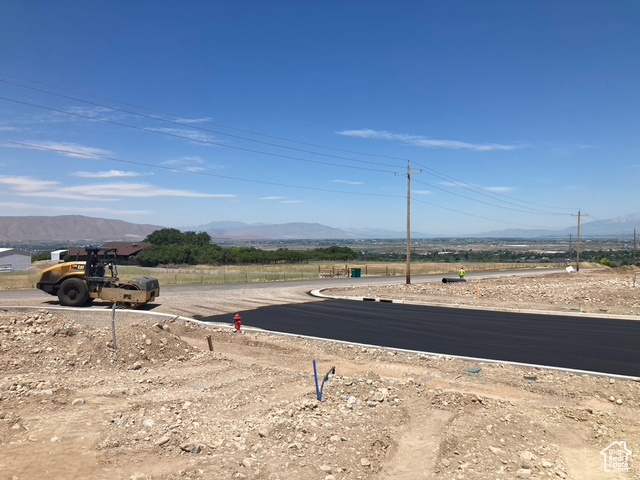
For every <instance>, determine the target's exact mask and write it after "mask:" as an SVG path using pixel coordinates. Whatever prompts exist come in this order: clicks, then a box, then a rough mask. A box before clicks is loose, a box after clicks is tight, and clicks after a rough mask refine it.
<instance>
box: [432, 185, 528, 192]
mask: <svg viewBox="0 0 640 480" xmlns="http://www.w3.org/2000/svg"><path fill="white" fill-rule="evenodd" d="M440 185H442V186H443V187H449V188H476V189H480V190H485V191H487V192H490V193H511V192H515V191H516V188H515V187H483V186H481V185H472V184H470V183H463V182H440Z"/></svg>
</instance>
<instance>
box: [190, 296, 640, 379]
mask: <svg viewBox="0 0 640 480" xmlns="http://www.w3.org/2000/svg"><path fill="white" fill-rule="evenodd" d="M240 313H241V314H242V317H243V324H244V325H245V326H251V327H258V328H262V329H264V330H269V331H277V332H286V333H292V334H298V335H305V336H313V337H320V338H326V339H332V340H342V341H346V342H354V343H363V344H369V345H376V346H384V347H392V348H399V349H407V350H415V351H420V352H431V353H439V354H446V355H457V356H465V357H476V358H484V359H492V360H503V361H509V362H520V363H528V364H536V365H546V366H553V367H562V368H571V369H578V370H586V371H592V372H601V373H610V374H619V375H629V376H634V377H638V376H640V322H638V321H633V320H620V319H598V318H587V317H578V316H562V315H555V314H546V315H536V314H529V313H527V314H524V313H507V312H495V311H482V310H470V309H462V308H442V307H425V306H417V305H406V304H399V303H380V302H366V301H365V302H358V301H350V300H325V301H323V302H314V303H309V304H299V305H287V306H277V307H264V308H260V309H257V310H251V311H247V312H240ZM201 320H205V321H216V322H229V321H231V317H230V316H229V315H225V316H217V317H208V318H203V319H201Z"/></svg>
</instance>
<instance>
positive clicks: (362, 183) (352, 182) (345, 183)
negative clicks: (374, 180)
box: [332, 180, 364, 185]
mask: <svg viewBox="0 0 640 480" xmlns="http://www.w3.org/2000/svg"><path fill="white" fill-rule="evenodd" d="M332 182H333V183H340V184H342V185H364V182H354V181H350V180H332Z"/></svg>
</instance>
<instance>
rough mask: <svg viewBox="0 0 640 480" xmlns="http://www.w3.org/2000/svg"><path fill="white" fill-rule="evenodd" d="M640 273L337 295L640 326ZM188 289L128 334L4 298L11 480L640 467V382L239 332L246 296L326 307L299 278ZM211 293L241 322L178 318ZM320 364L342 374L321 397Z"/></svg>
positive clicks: (1, 334) (2, 403)
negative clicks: (621, 319)
mask: <svg viewBox="0 0 640 480" xmlns="http://www.w3.org/2000/svg"><path fill="white" fill-rule="evenodd" d="M638 273H639V271H638V270H637V269H636V270H633V269H625V270H621V269H616V270H608V269H607V270H599V271H593V272H591V271H590V272H579V273H572V274H553V275H535V276H527V275H522V276H509V277H503V278H493V279H489V278H483V279H480V278H478V279H474V276H473V275H470V276H469V277H468V279H467V282H465V283H451V284H441V283H424V284H420V283H416V284H413V285H398V284H396V285H389V286H386V285H376V286H373V285H367V283H366V282H367V280H366V278H363V279H361V280H362V282H361V283H360V284H359V286H353V287H348V288H337V289H329V290H325V291H324V293H325V294H327V295H332V296H342V297H344V296H348V297H376V298H391V299H395V300H404V301H412V302H421V303H425V304H438V305H450V306H455V307H458V308H460V307H465V306H472V307H476V308H478V307H481V308H500V309H515V310H533V311H540V310H554V311H573V312H574V313H576V312H585V313H596V314H599V315H601V316H603V317H606V316H607V315H615V316H620V315H624V316H625V318H630V319H637V320H638V319H640V291H638V290H636V288H635V285H634V280H635V278H636V275H637V274H638ZM294 290H295V291H294ZM243 295H251V296H252V298H245V297H243ZM178 297H179V296H178V295H171V294H165V293H163V294H162V296H161V297H160V298H159V300H158V303H160V304H162V305H161V306H159V307H158V308H157V309H156V310H157V311H159V312H165V313H166V314H167V315H165V316H158V315H155V316H150V315H145V314H141V313H135V312H131V313H128V312H121V311H117V323H118V327H117V336H116V342H117V345H114V342H113V332H112V329H111V316H110V314H109V311H108V310H107V311H105V309H104V308H103V309H102V310H100V309H99V308H97V307H94V308H92V309H84V310H81V311H77V310H75V311H71V310H60V309H57V308H55V307H54V306H53V304H49V303H45V302H42V304H37V305H35V306H34V308H33V309H18V308H15V307H12V306H11V305H7V304H2V306H1V307H0V371H1V372H2V376H1V377H0V449H1V451H2V454H1V455H0V479H2V480H5V479H8V480H32V479H65V480H66V479H83V480H84V479H125V480H127V479H129V480H186V479H191V480H195V479H211V478H232V479H233V478H239V479H268V480H275V479H281V480H284V479H323V480H334V479H335V480H343V479H345V480H346V479H394V480H397V479H405V480H414V479H438V480H440V479H442V480H445V479H460V480H462V479H519V478H530V479H556V478H560V479H575V480H587V479H639V478H640V382H638V381H637V380H636V379H632V378H628V379H627V378H612V377H609V376H604V375H603V376H599V375H586V374H584V375H583V374H579V373H575V372H573V373H572V372H563V371H559V370H552V369H545V368H538V367H525V366H516V365H507V364H502V363H491V362H481V361H478V362H470V361H464V360H461V359H455V358H452V357H447V356H441V355H430V354H427V353H425V354H409V353H402V352H396V351H392V350H388V349H383V348H375V347H369V346H360V345H348V344H340V343H335V342H330V341H318V340H311V339H304V338H296V337H291V336H281V335H276V334H271V333H267V332H261V331H257V330H251V329H249V330H245V331H244V332H243V334H237V333H234V330H233V324H232V318H233V313H235V312H236V311H239V310H240V311H242V310H243V298H244V299H245V300H246V301H247V302H248V303H247V304H244V305H245V307H246V306H247V305H251V307H250V308H257V307H259V306H261V305H270V304H278V303H288V302H302V301H311V299H310V298H308V297H307V296H306V292H304V288H301V287H295V288H293V287H292V288H289V287H287V286H286V285H285V286H283V287H282V289H281V290H280V291H279V290H277V289H275V290H268V291H267V290H264V291H259V292H258V291H252V290H242V289H238V290H237V291H231V292H230V291H228V290H225V291H221V292H220V293H218V294H216V293H215V292H211V291H207V292H204V291H203V293H202V294H200V296H198V294H194V295H193V296H192V297H187V298H184V296H180V299H178ZM315 301H320V300H317V299H316V300H315ZM225 302H226V303H225ZM213 304H215V305H216V309H217V310H216V313H229V314H230V315H229V323H228V324H216V325H203V324H200V323H197V322H192V321H187V320H185V319H184V318H183V317H178V315H181V314H182V315H185V312H190V313H194V315H193V316H196V315H197V314H198V311H199V310H198V308H200V307H196V305H200V306H201V309H202V310H207V312H208V313H210V312H211V309H209V308H208V306H209V305H213ZM204 307H207V308H204ZM172 314H173V315H172ZM208 336H210V339H211V344H212V345H213V351H210V350H209V342H208V339H207V337H208ZM116 346H117V349H116V348H114V347H116ZM313 360H316V361H317V363H318V366H319V370H320V372H321V374H322V375H324V373H326V372H327V371H329V369H330V368H331V367H335V375H333V376H331V377H330V379H329V381H328V382H327V383H326V386H325V391H324V396H323V399H322V401H318V399H317V397H316V387H315V380H314V376H313V369H312V361H313ZM616 469H617V471H614V470H616Z"/></svg>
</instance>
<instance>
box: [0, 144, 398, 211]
mask: <svg viewBox="0 0 640 480" xmlns="http://www.w3.org/2000/svg"><path fill="white" fill-rule="evenodd" d="M1 143H9V144H13V145H17V146H21V147H27V148H32V149H34V150H44V151H50V152H55V153H60V154H63V155H76V156H82V157H89V158H92V159H96V160H107V161H110V162H120V163H124V164H129V165H138V166H144V167H152V168H158V169H163V170H168V171H171V172H180V173H188V174H191V175H204V176H208V177H216V178H224V179H227V180H236V181H240V182H250V183H258V184H261V185H271V186H277V187H287V188H295V189H300V190H312V191H317V192H328V193H340V194H345V195H357V196H367V197H385V198H404V197H403V196H402V195H391V194H384V193H366V192H349V191H345V190H335V189H328V188H318V187H307V186H303V185H292V184H287V183H280V182H268V181H265V180H256V179H250V178H242V177H235V176H232V175H221V174H218V173H211V172H202V171H193V170H187V169H181V168H178V167H173V166H165V165H157V164H152V163H146V162H140V161H136V160H124V159H120V158H116V157H108V156H105V155H97V154H93V153H88V152H81V153H79V152H73V151H70V150H65V149H62V148H53V147H46V146H43V145H38V144H34V143H27V142H16V141H13V140H2V141H0V144H1Z"/></svg>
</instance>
